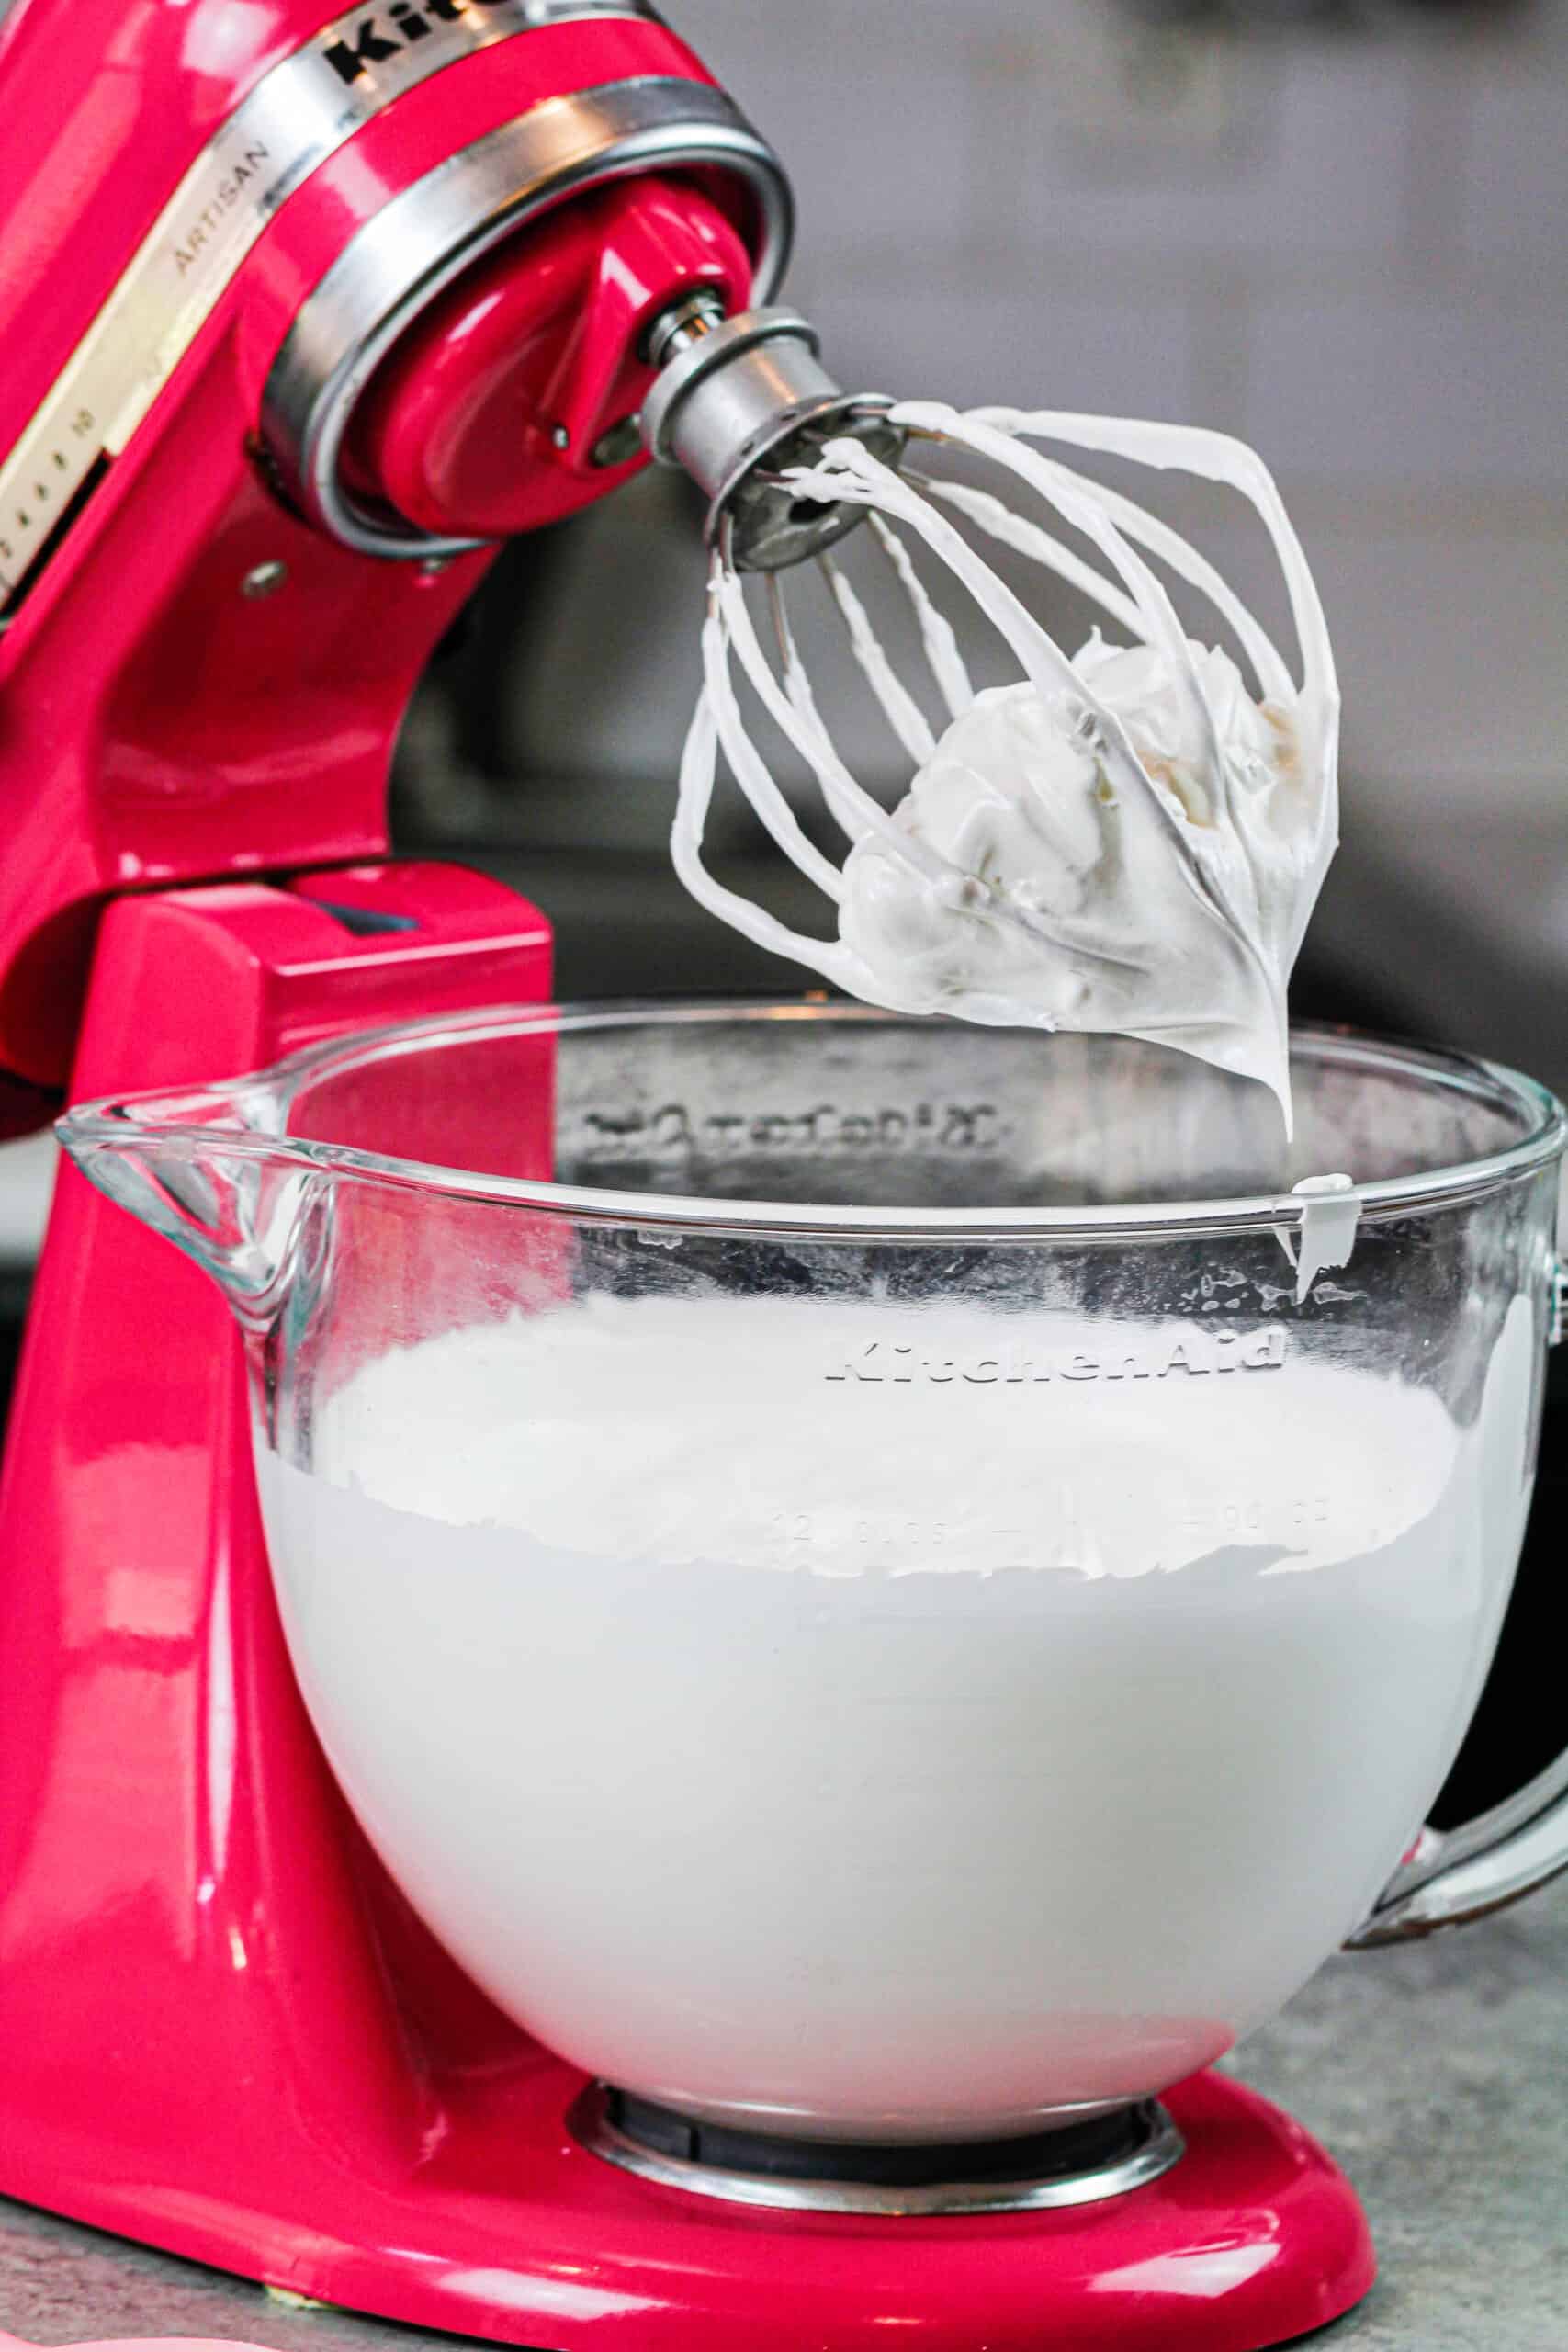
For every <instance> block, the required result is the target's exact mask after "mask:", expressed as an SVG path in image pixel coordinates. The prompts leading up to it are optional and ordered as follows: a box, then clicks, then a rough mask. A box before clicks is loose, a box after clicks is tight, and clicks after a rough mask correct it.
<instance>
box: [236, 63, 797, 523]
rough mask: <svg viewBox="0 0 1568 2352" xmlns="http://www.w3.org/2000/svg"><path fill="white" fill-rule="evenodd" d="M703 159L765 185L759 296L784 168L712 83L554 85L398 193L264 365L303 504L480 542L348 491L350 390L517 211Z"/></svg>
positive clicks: (778, 217)
mask: <svg viewBox="0 0 1568 2352" xmlns="http://www.w3.org/2000/svg"><path fill="white" fill-rule="evenodd" d="M692 164H721V165H723V166H725V167H726V168H727V169H728V170H730V171H732V172H734V173H736V174H737V175H739V177H740V178H742V179H743V180H745V181H746V182H747V183H748V184H749V185H750V188H751V190H752V193H753V195H754V196H755V198H756V199H757V205H758V210H759V215H760V219H761V250H760V253H759V255H758V264H757V273H758V274H757V291H758V299H759V300H761V299H764V289H765V290H766V291H771V290H772V289H773V287H774V286H775V285H776V284H777V282H778V279H779V278H780V277H782V275H783V273H784V266H785V263H786V262H787V260H788V256H789V247H790V241H791V236H792V233H793V229H794V206H793V201H792V198H791V196H790V191H789V183H788V181H787V180H786V179H785V177H784V170H783V167H782V165H781V164H779V162H778V159H777V158H776V157H775V155H774V154H773V151H772V149H771V148H769V147H768V146H767V145H765V144H764V142H763V141H761V139H760V138H759V137H758V135H757V133H756V132H755V131H754V130H752V129H751V127H750V124H749V123H748V122H747V120H746V119H745V117H744V116H743V115H742V114H741V113H740V111H739V108H738V107H736V106H735V104H734V102H733V100H731V99H730V98H728V97H727V96H725V94H724V92H723V91H722V90H716V89H714V88H711V87H710V86H709V85H707V84H705V83H697V82H684V81H679V80H674V79H668V80H667V79H665V78H663V77H661V76H649V77H647V78H644V79H640V80H637V81H629V82H613V83H609V84H606V85H605V86H604V87H603V88H602V89H597V90H580V91H578V92H576V93H575V94H573V95H571V96H563V97H558V98H547V99H546V100H544V101H543V102H542V103H541V104H540V105H538V106H536V107H532V108H531V109H530V110H529V112H528V113H527V114H525V115H520V116H519V117H518V118H517V119H516V120H515V121H514V122H509V123H504V124H503V125H502V128H501V129H500V130H494V131H491V133H490V135H489V136H488V137H487V138H484V139H480V140H477V141H475V142H474V144H473V145H472V146H471V147H466V148H464V149H462V150H461V151H460V152H459V153H457V154H455V155H451V156H448V157H447V158H446V161H445V162H444V163H442V164H437V166H436V167H435V169H434V171H431V172H427V173H426V174H425V175H424V177H423V179H420V180H416V181H414V183H413V184H412V186H411V187H406V188H404V189H403V190H402V192H401V193H400V195H398V196H396V197H394V198H392V200H391V202H390V203H389V204H388V205H385V206H384V207H383V208H382V209H381V210H380V211H379V212H378V214H377V215H376V217H375V218H374V220H368V221H367V222H366V224H365V226H364V228H362V229H361V230H360V231H359V232H358V233H357V235H355V237H354V238H353V239H352V240H351V241H350V243H348V244H347V245H346V246H345V247H344V251H343V253H342V254H341V255H340V256H339V258H338V260H337V261H336V262H335V263H334V264H333V267H332V268H331V269H330V270H329V271H328V273H327V275H326V277H324V278H323V279H322V280H321V284H320V286H319V287H317V288H316V290H315V292H314V293H313V294H312V295H311V296H310V299H309V300H308V301H307V302H306V303H305V304H304V305H303V307H302V308H301V310H300V311H299V316H298V317H297V319H296V320H295V322H294V324H293V327H292V328H291V329H290V331H289V334H288V340H287V341H286V342H285V344H284V345H283V348H282V350H281V351H280V352H279V353H278V355H277V358H276V361H275V362H274V364H273V368H272V372H271V374H270V376H269V377H268V379H267V384H266V390H265V397H264V400H263V403H262V430H263V433H264V435H265V439H266V443H267V446H268V447H269V449H270V450H271V452H272V456H273V458H274V460H275V461H276V465H277V468H278V471H279V475H280V478H281V481H282V484H283V487H284V488H285V490H286V491H287V492H288V494H289V495H290V496H291V497H292V498H293V499H294V500H295V502H296V503H297V504H298V505H299V507H300V508H301V510H302V511H303V512H304V513H305V514H306V515H309V516H310V519H311V520H312V521H313V522H315V523H317V524H319V525H321V526H322V527H323V528H324V529H326V530H328V531H330V532H331V533H332V534H333V537H335V538H338V539H340V540H342V541H344V543H345V544H346V545H347V546H349V547H352V548H359V549H360V550H361V551H362V552H363V553H365V554H367V555H381V556H392V557H400V558H403V559H405V560H407V559H410V558H412V559H416V560H419V559H423V560H429V559H430V558H432V557H435V556H447V555H458V554H462V553H464V552H465V551H466V550H468V548H473V547H476V546H479V545H482V544H483V543H482V542H481V541H479V540H474V539H448V538H440V537H434V536H432V535H429V534H426V533H423V532H421V531H419V530H417V529H416V527H415V526H413V525H412V524H409V523H405V522H403V521H401V520H400V518H399V517H398V516H395V515H384V516H378V515H368V514H366V513H364V512H363V511H361V510H360V509H358V508H356V507H355V506H354V505H352V504H351V503H350V502H349V501H348V499H347V498H346V496H345V495H344V491H343V488H342V485H341V483H340V482H339V480H338V458H339V455H340V452H341V450H342V447H343V440H344V434H345V432H346V431H347V429H348V423H349V418H350V416H351V415H352V413H353V410H354V405H355V401H357V399H358V398H359V395H360V393H361V392H362V391H363V390H364V389H365V387H366V385H367V383H368V381H369V379H370V378H371V376H372V375H373V374H374V372H375V370H376V368H378V366H379V364H380V362H381V360H382V359H383V358H384V357H385V356H386V355H387V353H388V352H389V350H390V348H391V346H392V345H393V344H394V343H395V342H396V341H397V339H398V337H399V335H400V334H402V333H403V331H404V329H405V328H406V327H407V326H408V325H409V323H410V322H411V321H412V319H413V318H415V317H416V316H417V315H418V313H419V312H420V311H422V310H423V309H424V307H425V306H426V304H427V303H429V302H431V301H432V300H434V298H435V296H436V295H437V294H439V293H441V292H442V290H443V289H444V288H446V287H447V286H449V285H450V284H451V283H452V281H453V280H454V279H455V278H456V277H458V276H460V274H461V273H462V272H463V271H464V270H465V269H467V268H468V267H469V266H470V265H471V264H472V263H473V262H474V261H476V260H477V259H478V258H479V255H480V254H484V253H487V252H488V251H489V250H490V249H491V246H492V245H494V244H496V243H499V242H500V240H501V239H502V237H505V236H508V235H510V234H511V232H513V230H515V229H516V228H518V227H519V226H520V225H521V224H522V223H524V222H525V221H526V220H532V219H534V218H535V217H536V216H537V215H538V214H539V213H541V212H544V211H546V210H547V209H549V208H550V207H551V206H553V205H556V204H558V203H560V202H561V201H562V200H563V198H567V197H570V196H573V195H577V194H580V193H581V192H582V191H583V190H585V189H588V188H592V187H601V186H602V185H603V184H604V182H605V181H607V180H613V179H618V178H622V177H625V176H626V175H628V174H630V173H634V172H643V171H661V170H669V169H671V168H676V169H678V168H680V167H681V166H682V165H692Z"/></svg>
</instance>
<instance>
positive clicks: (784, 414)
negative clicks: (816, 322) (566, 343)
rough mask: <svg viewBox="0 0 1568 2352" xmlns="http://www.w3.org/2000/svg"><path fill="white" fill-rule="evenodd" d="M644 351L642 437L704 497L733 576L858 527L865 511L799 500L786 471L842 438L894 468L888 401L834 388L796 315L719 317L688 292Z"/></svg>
mask: <svg viewBox="0 0 1568 2352" xmlns="http://www.w3.org/2000/svg"><path fill="white" fill-rule="evenodd" d="M643 347H644V351H645V354H646V356H647V357H648V358H649V360H650V361H651V362H652V364H653V365H654V366H655V367H656V368H659V369H660V371H661V372H660V378H659V381H658V383H657V384H656V385H655V386H654V388H653V390H652V392H651V393H650V394H649V399H648V402H647V405H646V407H645V408H644V410H643V422H642V430H643V439H644V441H645V442H646V444H647V446H648V448H649V451H650V452H651V454H652V455H653V456H654V457H655V458H658V459H659V460H660V463H661V464H664V465H670V466H682V467H683V468H684V469H685V470H686V472H687V473H689V474H690V475H691V476H692V478H693V480H694V481H695V482H696V483H697V484H698V485H699V487H700V488H701V489H703V490H705V492H707V495H708V498H709V500H710V501H711V504H710V507H709V511H708V532H709V536H710V537H712V536H714V535H715V534H716V532H717V531H718V530H719V529H720V528H721V527H722V528H725V529H726V530H727V532H728V541H729V551H730V556H731V560H732V561H733V562H734V564H735V567H736V569H737V570H738V571H784V570H785V569H786V568H787V566H789V565H790V564H795V563H804V562H806V561H807V559H808V558H810V557H812V556H816V555H820V554H821V553H822V552H823V551H824V549H825V548H830V547H832V546H833V545H834V544H835V542H836V541H837V540H839V539H841V538H843V537H846V536H847V534H848V533H849V532H851V531H852V530H853V529H855V527H856V526H857V525H858V524H860V523H863V521H864V519H865V511H864V509H863V507H857V506H853V505H850V504H843V505H824V504H823V503H820V502H819V501H817V500H812V499H799V498H796V496H795V492H794V491H793V490H792V488H791V485H790V482H789V481H788V478H787V477H788V473H789V470H790V469H791V468H793V467H796V466H812V465H815V464H816V463H817V462H818V458H820V456H821V454H822V451H823V449H824V448H825V447H826V446H827V444H828V443H829V441H833V440H838V439H841V438H843V437H844V436H845V435H848V436H849V437H850V438H852V439H853V440H856V441H859V442H862V443H863V445H864V446H865V447H867V448H868V449H870V450H871V451H872V453H873V455H874V456H875V457H877V458H881V459H882V460H883V462H884V463H885V464H887V465H897V463H898V460H899V458H901V456H902V455H903V450H904V444H905V439H906V435H905V434H904V432H903V430H902V429H901V427H899V426H898V425H896V424H893V423H892V421H891V419H890V417H889V415H888V411H889V410H890V409H891V407H892V405H893V403H892V402H891V401H887V400H883V399H880V398H877V397H875V396H873V395H870V394H859V395H852V394H850V393H846V392H844V391H843V390H840V387H839V386H838V385H837V384H836V383H834V381H833V379H832V378H831V377H830V376H829V374H828V372H827V370H826V369H825V368H823V367H822V366H821V365H820V364H819V362H818V356H817V355H818V349H819V347H820V346H819V344H818V335H817V331H816V329H815V328H814V327H813V326H812V325H811V324H810V322H808V321H807V320H806V319H804V318H802V317H801V315H800V313H799V311H789V310H771V311H742V312H741V313H740V314H739V316H738V317H736V318H732V319H727V318H726V317H725V315H724V311H723V308H722V305H721V304H720V303H718V302H717V301H716V300H715V299H714V297H713V296H712V295H708V294H697V295H694V296H693V297H692V298H691V299H690V300H687V301H684V302H682V303H680V304H678V305H677V306H676V307H675V308H674V309H673V310H671V311H665V312H664V313H663V315H662V316H661V317H660V318H659V319H658V320H657V321H656V322H654V325H653V326H652V328H651V329H650V330H649V334H648V335H647V337H646V339H645V342H644V346H643Z"/></svg>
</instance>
